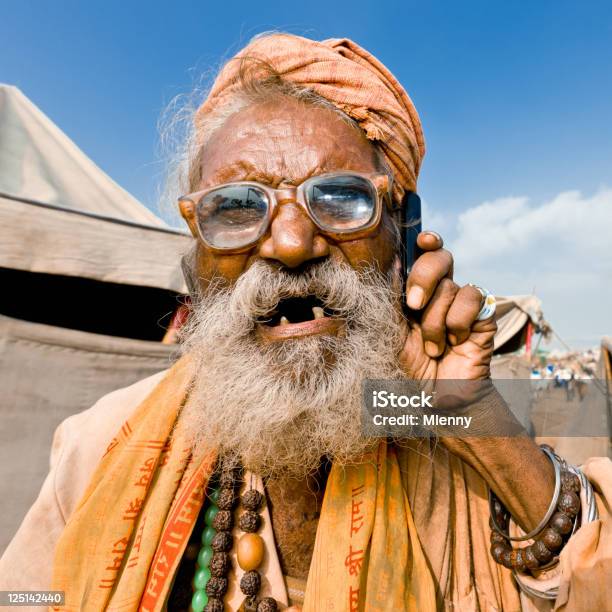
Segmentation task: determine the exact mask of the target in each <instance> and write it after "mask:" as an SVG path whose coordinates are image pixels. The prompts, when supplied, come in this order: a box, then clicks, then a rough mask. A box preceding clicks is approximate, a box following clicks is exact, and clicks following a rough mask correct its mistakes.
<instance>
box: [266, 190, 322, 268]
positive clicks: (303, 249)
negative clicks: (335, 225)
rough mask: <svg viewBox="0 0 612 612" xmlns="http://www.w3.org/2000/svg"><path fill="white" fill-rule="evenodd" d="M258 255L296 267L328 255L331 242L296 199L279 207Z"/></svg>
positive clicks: (289, 266)
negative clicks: (322, 234) (295, 201)
mask: <svg viewBox="0 0 612 612" xmlns="http://www.w3.org/2000/svg"><path fill="white" fill-rule="evenodd" d="M259 255H260V256H261V257H263V258H264V259H274V260H276V261H279V262H280V263H282V264H284V265H285V266H287V267H288V268H297V267H299V266H301V265H302V264H304V263H306V262H307V261H310V260H312V259H318V258H320V257H325V256H327V255H329V244H328V242H327V240H325V238H324V237H323V236H321V234H319V232H318V229H317V227H316V226H315V224H314V223H313V222H312V221H311V220H310V219H309V218H308V216H307V215H306V214H305V213H304V212H303V211H302V210H301V209H300V207H299V206H298V205H297V204H295V203H294V202H287V203H285V204H283V205H281V206H279V208H278V211H277V214H276V216H275V217H274V219H273V220H272V224H271V226H270V235H269V236H268V238H266V239H265V240H264V242H263V243H262V245H261V247H260V249H259Z"/></svg>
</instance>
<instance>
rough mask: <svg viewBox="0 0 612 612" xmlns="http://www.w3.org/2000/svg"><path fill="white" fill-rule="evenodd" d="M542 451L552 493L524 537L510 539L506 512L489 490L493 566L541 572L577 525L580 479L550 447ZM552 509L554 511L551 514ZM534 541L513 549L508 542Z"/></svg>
mask: <svg viewBox="0 0 612 612" xmlns="http://www.w3.org/2000/svg"><path fill="white" fill-rule="evenodd" d="M541 448H542V450H543V452H544V453H545V454H546V456H547V457H548V458H549V459H550V460H551V462H552V463H553V467H554V468H555V494H554V495H553V499H552V501H551V505H550V507H549V510H548V512H547V513H546V516H545V517H544V518H545V520H543V521H541V522H540V524H539V525H538V527H537V528H536V529H534V530H533V531H531V532H530V533H529V534H527V536H522V537H516V538H512V537H510V535H509V533H508V526H509V522H510V513H509V512H508V510H506V508H505V507H504V506H503V504H502V503H501V501H500V500H499V499H498V498H497V496H496V495H495V494H494V493H493V491H491V490H490V489H489V504H490V509H491V517H490V519H489V525H490V527H491V555H492V557H493V559H494V560H495V562H496V563H499V564H500V565H503V566H504V567H507V568H508V569H513V570H516V571H519V572H525V571H527V570H535V569H544V567H546V566H547V565H548V564H550V562H551V561H553V557H554V556H555V555H556V554H558V552H559V551H560V550H561V548H562V547H563V545H564V543H565V542H566V541H567V539H568V538H569V536H570V535H571V534H572V533H573V532H574V531H575V529H576V526H577V524H578V520H577V515H578V513H579V512H580V499H579V497H578V493H579V492H580V479H579V478H578V476H576V474H574V473H573V472H572V471H570V470H569V469H568V466H567V464H566V462H565V461H564V460H563V459H561V458H560V457H559V456H558V455H556V454H555V453H554V451H553V450H552V448H550V447H549V446H546V445H542V447H541ZM555 510H556V511H555ZM527 539H535V542H534V543H533V544H530V545H529V546H526V547H523V548H516V549H513V548H512V546H511V545H510V544H509V542H510V541H511V540H527Z"/></svg>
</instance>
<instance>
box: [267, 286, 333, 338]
mask: <svg viewBox="0 0 612 612" xmlns="http://www.w3.org/2000/svg"><path fill="white" fill-rule="evenodd" d="M257 323H258V326H257V327H258V330H259V332H260V334H261V335H262V336H263V337H265V338H267V339H269V340H274V339H279V340H281V339H287V338H299V337H303V336H311V335H315V334H336V333H337V332H338V330H339V329H340V328H341V327H342V325H343V324H344V321H343V320H342V319H341V318H339V317H338V316H337V313H336V312H335V311H334V310H333V309H330V308H328V307H327V306H325V304H324V303H323V302H322V301H321V299H320V298H318V297H317V296H316V295H306V296H302V297H291V298H284V299H282V300H280V302H279V303H278V304H277V305H276V307H275V308H274V310H273V311H271V312H270V313H269V314H267V315H266V316H264V317H260V318H259V320H258V321H257Z"/></svg>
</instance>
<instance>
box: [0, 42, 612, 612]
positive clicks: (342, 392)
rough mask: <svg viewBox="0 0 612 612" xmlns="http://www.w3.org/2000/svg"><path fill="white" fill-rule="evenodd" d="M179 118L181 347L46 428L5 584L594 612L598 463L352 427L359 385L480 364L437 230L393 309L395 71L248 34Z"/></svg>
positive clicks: (78, 599) (269, 601)
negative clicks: (42, 466) (192, 110)
mask: <svg viewBox="0 0 612 612" xmlns="http://www.w3.org/2000/svg"><path fill="white" fill-rule="evenodd" d="M193 125H194V134H193V138H192V140H191V141H190V142H189V143H188V146H187V155H186V159H187V164H188V168H187V170H188V172H187V179H186V180H187V181H188V184H186V187H187V188H186V191H187V192H188V193H189V195H186V196H183V197H181V198H180V209H181V213H182V215H183V217H184V219H185V220H186V222H187V224H188V225H189V228H190V229H191V232H192V233H193V235H194V237H195V239H196V247H195V253H194V256H193V261H192V266H191V268H190V273H189V275H190V277H191V284H192V287H193V295H192V299H193V308H192V311H191V313H190V317H189V322H188V325H187V327H186V329H185V331H184V344H183V346H184V351H183V357H182V358H181V359H180V360H179V361H178V363H177V364H176V365H175V366H174V367H172V368H171V369H170V370H168V371H167V372H163V373H160V374H159V375H156V376H153V377H152V378H150V379H147V380H144V381H141V382H139V383H137V384H135V385H133V386H132V387H129V388H127V389H123V390H120V391H116V392H114V393H112V394H110V395H109V396H107V397H105V398H103V399H102V400H100V402H98V404H96V405H95V406H94V407H93V408H91V409H90V410H88V411H86V412H84V413H82V414H79V415H76V416H74V417H71V418H70V419H68V420H67V421H65V422H64V423H63V424H62V425H61V427H60V428H59V429H58V432H57V433H56V437H55V441H54V447H53V454H52V469H51V473H50V475H49V477H48V479H47V481H46V482H45V485H44V488H43V490H42V492H41V494H40V496H39V498H38V500H37V502H36V503H35V505H34V507H33V508H32V509H31V511H30V512H29V514H28V516H27V517H26V519H25V521H24V523H23V525H22V527H21V528H20V530H19V532H18V534H17V535H16V537H15V539H14V540H13V542H12V543H11V545H10V546H9V549H8V550H7V552H6V554H5V557H4V558H3V560H2V567H1V570H2V571H1V573H2V578H1V579H2V583H3V586H2V588H10V589H17V588H22V589H24V588H27V589H33V588H53V589H55V590H59V591H64V592H65V605H64V606H63V609H66V610H87V611H95V610H104V609H108V610H146V611H149V610H164V609H168V610H182V609H185V610H186V609H189V608H190V609H192V610H195V611H199V610H203V609H204V610H208V611H218V610H238V609H240V610H257V611H258V612H267V611H273V610H277V609H285V608H286V607H288V606H292V609H303V610H309V611H315V610H350V611H353V610H421V611H422V610H436V609H455V610H502V609H503V610H550V609H553V607H556V609H564V610H603V609H605V608H606V607H607V608H608V609H609V606H610V601H612V592H611V590H610V583H611V582H612V581H611V580H610V556H611V554H612V549H611V548H612V547H611V546H610V542H611V533H610V515H609V500H610V499H611V496H612V486H611V483H612V480H611V469H610V464H609V461H607V460H603V459H593V460H590V461H589V462H587V464H586V465H584V466H583V468H582V471H580V470H578V469H576V468H573V467H572V466H568V465H567V464H565V462H563V461H562V460H561V459H560V458H558V457H557V456H556V455H555V454H554V453H553V452H552V451H551V450H549V449H547V448H545V449H544V450H542V449H540V448H538V446H536V445H535V444H534V443H533V442H532V441H531V440H530V439H529V438H528V437H527V436H523V435H519V436H515V437H512V438H485V437H468V438H463V439H462V438H456V437H441V438H439V439H438V440H436V441H433V440H430V439H421V440H417V439H408V440H406V439H403V440H402V439H386V438H378V439H372V438H368V437H367V436H364V435H363V433H362V431H361V423H360V406H361V389H362V382H363V381H364V379H368V378H373V379H392V380H398V379H413V380H416V381H428V382H429V383H430V384H436V381H440V380H442V379H460V380H462V379H465V380H471V381H479V380H486V379H487V378H488V377H489V363H490V359H491V355H492V346H493V336H494V333H495V329H496V328H495V323H494V320H493V318H492V317H491V316H489V315H490V311H489V312H487V311H486V309H485V310H483V303H482V302H483V299H482V295H483V294H482V292H481V291H479V290H478V289H476V288H474V287H473V286H465V287H459V286H457V285H456V284H455V283H454V282H453V280H452V274H453V260H452V257H451V255H450V253H449V252H447V251H445V250H444V249H443V248H442V240H441V238H440V237H439V236H438V235H437V234H434V233H431V232H424V233H421V234H420V235H419V237H418V246H419V248H420V249H421V251H422V255H421V256H420V257H419V258H418V260H417V261H416V263H415V264H414V265H413V267H412V269H411V271H410V274H409V276H408V278H407V281H406V287H405V289H406V291H405V296H406V297H405V299H406V303H407V306H408V308H409V309H410V310H409V311H408V314H407V316H404V314H403V308H402V304H401V300H402V299H403V298H402V295H404V293H403V281H404V279H402V278H401V276H402V272H401V270H402V268H401V266H400V265H399V254H398V247H399V242H398V225H397V218H398V212H397V211H398V209H399V208H401V206H402V203H403V202H405V198H404V195H405V194H406V193H407V192H414V191H415V190H416V179H417V174H418V171H419V166H420V163H421V159H422V157H423V154H424V144H423V137H422V133H421V126H420V123H419V119H418V116H417V113H416V110H415V109H414V107H413V105H412V103H411V101H410V99H409V98H408V96H407V94H406V93H405V91H404V90H403V89H402V87H401V86H400V85H399V83H398V82H397V81H396V80H395V79H394V77H393V76H392V75H391V74H390V73H389V71H388V70H387V69H386V68H385V67H384V66H383V65H382V64H381V63H380V62H378V61H377V60H376V59H375V58H374V57H372V56H371V55H370V54H369V53H367V52H366V51H364V50H363V49H361V48H360V47H358V46H357V45H356V44H354V43H352V42H351V41H348V40H329V41H325V42H322V43H319V42H313V41H310V40H307V39H304V38H299V37H295V36H289V35H280V34H275V35H270V36H266V37H261V38H258V39H256V40H255V41H253V42H252V43H251V44H250V45H248V46H247V47H246V48H245V49H244V50H243V51H242V52H240V53H239V54H238V55H237V56H236V57H235V58H233V59H232V60H230V62H228V64H227V65H226V66H225V67H224V68H223V69H222V71H221V73H220V75H219V76H218V78H217V80H216V82H215V84H214V86H213V88H212V91H211V92H210V94H209V96H208V98H207V100H206V101H205V102H204V104H203V105H202V106H201V107H200V108H199V109H198V111H197V113H196V115H195V118H194V124H193ZM491 398H493V399H491ZM483 402H484V404H486V405H485V408H484V409H483ZM487 402H488V403H487ZM469 410H478V411H480V412H479V414H481V415H482V414H483V410H484V414H487V415H489V416H488V418H490V419H493V420H496V419H497V418H498V417H499V418H502V417H503V416H504V414H505V410H506V408H505V406H503V404H502V403H501V402H499V401H496V400H495V398H494V396H490V397H489V396H487V397H485V398H484V399H483V398H482V397H480V396H479V397H477V398H476V400H475V402H474V406H473V407H469V408H468V412H469ZM591 486H592V488H591ZM489 489H490V490H491V509H492V512H493V516H492V517H491V525H492V526H493V528H491V527H490V526H489V521H490V517H489V502H488V491H489ZM593 489H594V490H595V493H594V492H593ZM578 527H580V528H579V529H578V530H577V528H578ZM524 536H529V537H528V538H526V539H525V538H524ZM513 538H514V539H513ZM520 538H523V539H520ZM59 607H62V606H59Z"/></svg>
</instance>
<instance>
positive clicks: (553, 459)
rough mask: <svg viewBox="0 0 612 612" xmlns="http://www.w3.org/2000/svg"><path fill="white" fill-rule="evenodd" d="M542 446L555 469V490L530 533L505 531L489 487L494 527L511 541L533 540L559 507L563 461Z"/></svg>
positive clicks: (490, 508)
mask: <svg viewBox="0 0 612 612" xmlns="http://www.w3.org/2000/svg"><path fill="white" fill-rule="evenodd" d="M540 448H541V449H542V451H543V452H544V453H545V454H546V456H547V457H548V458H549V459H550V461H551V463H552V464H553V467H554V469H555V492H554V493H553V496H552V500H551V501H550V506H549V507H548V510H547V512H546V514H545V515H544V518H543V519H542V520H541V521H540V522H539V524H538V525H537V526H536V527H535V528H534V529H532V530H531V531H530V532H529V533H528V534H526V535H524V536H514V537H513V536H511V535H510V534H509V533H504V531H503V530H502V529H501V527H500V526H499V525H498V524H497V521H496V519H495V512H494V508H493V492H492V491H491V489H489V510H490V513H491V524H492V525H493V528H494V529H495V531H497V533H499V534H500V535H501V536H503V537H504V538H506V540H508V541H510V542H524V541H525V540H533V538H535V537H536V536H537V535H538V534H539V533H540V532H541V531H543V530H544V528H545V527H546V525H548V521H550V518H551V517H552V515H553V514H554V512H555V509H556V508H557V504H558V503H559V494H560V493H561V463H560V462H559V459H558V458H557V456H556V455H555V454H554V453H552V452H551V451H550V450H548V448H546V447H545V446H541V447H540Z"/></svg>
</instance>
